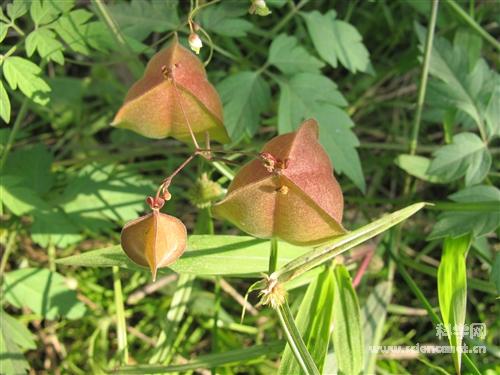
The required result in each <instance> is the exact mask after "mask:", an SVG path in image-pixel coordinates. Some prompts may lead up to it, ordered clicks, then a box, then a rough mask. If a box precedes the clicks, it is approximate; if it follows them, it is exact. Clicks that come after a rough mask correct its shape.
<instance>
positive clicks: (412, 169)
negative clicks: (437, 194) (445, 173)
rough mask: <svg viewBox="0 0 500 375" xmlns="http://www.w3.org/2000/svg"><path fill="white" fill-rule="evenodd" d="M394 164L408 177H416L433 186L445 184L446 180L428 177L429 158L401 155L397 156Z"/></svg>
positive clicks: (438, 177) (435, 176)
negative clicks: (433, 184)
mask: <svg viewBox="0 0 500 375" xmlns="http://www.w3.org/2000/svg"><path fill="white" fill-rule="evenodd" d="M394 163H396V165H397V166H398V167H399V168H401V169H402V170H404V171H405V172H406V173H408V174H409V175H412V176H414V177H417V178H419V179H421V180H424V181H429V182H432V183H435V184H443V183H446V182H447V180H446V179H444V178H442V177H440V176H437V175H434V176H433V175H430V174H428V173H427V170H428V169H429V165H430V164H431V160H430V159H429V158H426V157H423V156H418V155H409V154H401V155H399V156H398V157H397V158H396V160H394Z"/></svg>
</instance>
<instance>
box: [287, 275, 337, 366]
mask: <svg viewBox="0 0 500 375" xmlns="http://www.w3.org/2000/svg"><path fill="white" fill-rule="evenodd" d="M333 295H334V294H333V272H332V270H331V268H326V269H325V270H323V272H322V273H321V274H319V275H318V276H316V278H315V279H314V281H313V282H312V283H311V284H310V285H309V287H308V288H307V291H306V294H305V296H304V298H303V300H302V302H301V304H300V308H299V312H298V313H297V316H296V318H295V322H296V324H297V328H298V330H299V333H300V334H301V336H302V338H303V340H304V343H305V345H306V347H307V350H308V351H309V353H311V356H312V358H313V360H314V362H315V363H316V364H317V365H318V369H319V371H320V372H322V371H323V366H324V362H325V358H326V354H327V352H328V343H329V341H330V327H331V325H332V317H333V315H332V312H333ZM278 373H279V374H282V375H288V374H298V373H300V367H299V365H298V363H297V361H296V360H295V357H294V355H293V353H292V350H291V348H290V346H287V347H286V349H285V352H284V353H283V357H282V359H281V365H280V368H279V372H278Z"/></svg>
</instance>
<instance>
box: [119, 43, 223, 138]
mask: <svg viewBox="0 0 500 375" xmlns="http://www.w3.org/2000/svg"><path fill="white" fill-rule="evenodd" d="M186 117H187V119H188V121H189V124H190V125H191V128H192V130H193V132H194V133H195V134H199V135H200V137H201V139H204V138H205V133H206V132H209V134H210V137H211V138H212V139H214V140H216V141H218V142H220V143H227V142H229V136H228V134H227V131H226V129H225V128H224V125H223V120H222V104H221V101H220V98H219V95H218V94H217V91H216V90H215V88H214V87H213V86H212V85H211V84H210V82H209V81H208V80H207V75H206V72H205V68H204V66H203V64H202V63H201V61H200V60H199V59H198V58H197V57H196V56H195V55H194V54H193V53H192V52H191V51H189V50H188V49H186V48H185V47H183V46H182V45H181V44H179V41H178V40H177V37H174V39H173V40H172V42H171V43H170V45H169V46H168V47H167V48H165V49H163V50H161V51H159V52H158V53H157V54H156V55H154V56H153V57H152V59H151V60H150V61H149V63H148V65H147V67H146V71H145V73H144V76H143V77H142V78H141V79H140V80H139V81H137V82H136V83H135V84H134V85H133V86H132V87H131V88H130V90H129V91H128V93H127V96H126V97H125V102H124V103H123V105H122V107H121V108H120V109H119V110H118V112H117V114H116V116H115V118H114V120H113V122H112V125H113V126H116V127H119V128H126V129H130V130H133V131H135V132H137V133H139V134H141V135H143V136H145V137H149V138H157V139H158V138H165V137H169V136H171V137H174V138H177V139H179V140H181V141H184V142H191V137H190V133H189V128H188V124H187V121H186Z"/></svg>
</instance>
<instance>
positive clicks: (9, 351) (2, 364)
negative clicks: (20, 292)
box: [0, 309, 36, 375]
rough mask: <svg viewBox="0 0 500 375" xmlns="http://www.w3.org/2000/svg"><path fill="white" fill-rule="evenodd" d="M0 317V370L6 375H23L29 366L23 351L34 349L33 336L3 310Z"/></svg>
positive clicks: (0, 311) (0, 310)
mask: <svg viewBox="0 0 500 375" xmlns="http://www.w3.org/2000/svg"><path fill="white" fill-rule="evenodd" d="M0 317H1V319H0V326H1V329H0V369H2V373H3V374H6V375H11V374H13V375H18V374H24V373H26V371H27V370H29V368H30V366H29V364H28V362H27V361H26V359H25V358H24V356H23V349H36V344H35V342H34V340H33V335H32V334H31V332H30V331H29V330H28V329H27V328H26V327H25V326H24V325H23V324H22V323H20V322H19V321H17V320H16V319H14V318H13V317H11V316H10V315H9V314H7V313H6V312H5V311H3V309H0Z"/></svg>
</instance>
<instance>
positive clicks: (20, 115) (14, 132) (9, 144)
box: [0, 98, 29, 172]
mask: <svg viewBox="0 0 500 375" xmlns="http://www.w3.org/2000/svg"><path fill="white" fill-rule="evenodd" d="M28 103H29V98H24V100H23V103H22V104H21V108H20V109H19V112H18V114H17V117H16V121H15V122H14V125H13V126H12V130H11V131H10V133H9V139H8V140H7V144H6V145H5V147H4V149H3V154H2V159H0V172H1V171H2V169H3V167H4V165H5V162H6V161H7V156H8V155H9V152H10V150H11V148H12V144H13V143H14V141H15V139H16V135H17V132H18V131H19V128H20V127H21V123H22V121H23V120H24V117H25V116H26V113H27V112H28Z"/></svg>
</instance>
